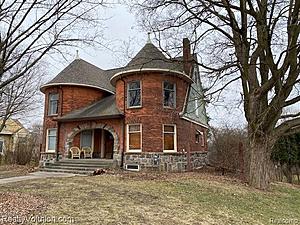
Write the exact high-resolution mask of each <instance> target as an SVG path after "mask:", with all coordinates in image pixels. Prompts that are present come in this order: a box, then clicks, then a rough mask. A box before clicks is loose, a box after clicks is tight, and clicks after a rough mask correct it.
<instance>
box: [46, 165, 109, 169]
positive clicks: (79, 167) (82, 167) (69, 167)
mask: <svg viewBox="0 0 300 225" xmlns="http://www.w3.org/2000/svg"><path fill="white" fill-rule="evenodd" d="M46 168H48V169H65V170H83V171H94V170H96V169H101V168H103V169H107V168H110V166H109V165H101V166H90V165H89V166H88V167H84V166H79V165H74V166H71V165H67V166H63V165H58V164H53V165H47V167H46Z"/></svg>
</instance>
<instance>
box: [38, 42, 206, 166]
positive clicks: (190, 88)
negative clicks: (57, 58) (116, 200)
mask: <svg viewBox="0 0 300 225" xmlns="http://www.w3.org/2000/svg"><path fill="white" fill-rule="evenodd" d="M183 44H184V46H183V57H178V58H175V59H172V60H170V59H167V58H166V57H165V56H164V55H163V53H162V52H161V51H159V50H158V49H157V48H156V47H155V46H154V45H153V44H152V43H151V42H150V41H148V43H147V44H146V45H145V46H144V47H143V48H142V49H141V50H140V51H139V52H138V54H137V55H136V56H135V57H134V58H133V59H132V60H131V61H130V62H129V63H128V64H127V65H126V66H125V67H122V68H115V69H110V70H102V69H100V68H98V67H96V66H94V65H92V64H90V63H88V62H86V61H84V60H82V59H79V58H77V59H75V60H74V61H73V62H72V63H71V64H70V65H68V66H67V67H66V68H65V69H64V70H63V71H61V72H60V73H59V74H58V75H57V76H56V77H55V78H54V79H53V80H51V81H50V82H49V83H47V84H45V85H43V86H42V87H41V91H42V92H43V93H44V94H45V114H44V135H43V144H42V153H41V160H42V161H47V160H51V159H65V158H68V156H69V149H70V148H71V147H73V146H75V147H79V148H82V147H86V146H88V147H90V148H92V149H93V158H100V159H113V161H114V164H115V165H117V166H123V167H124V168H129V167H131V168H136V169H139V168H141V169H144V168H149V169H153V168H156V169H160V170H168V171H182V170H186V169H187V167H188V166H190V168H195V167H199V166H202V165H203V164H204V163H205V160H206V153H207V130H208V124H207V116H206V111H205V103H204V100H203V91H202V87H201V81H200V74H199V69H198V66H197V64H196V63H195V62H196V60H197V57H196V56H195V55H191V52H190V43H189V40H188V39H184V43H183Z"/></svg>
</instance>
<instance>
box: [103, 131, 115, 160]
mask: <svg viewBox="0 0 300 225" xmlns="http://www.w3.org/2000/svg"><path fill="white" fill-rule="evenodd" d="M113 149H114V137H113V136H112V134H111V133H110V132H108V131H106V132H105V158H106V159H112V158H113Z"/></svg>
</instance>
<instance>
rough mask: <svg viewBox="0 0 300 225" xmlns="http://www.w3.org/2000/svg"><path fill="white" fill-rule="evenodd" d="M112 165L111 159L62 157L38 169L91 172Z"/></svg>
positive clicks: (80, 172) (79, 172)
mask: <svg viewBox="0 0 300 225" xmlns="http://www.w3.org/2000/svg"><path fill="white" fill-rule="evenodd" d="M112 166H113V160H111V159H64V160H61V161H58V162H55V163H46V165H45V166H44V167H41V168H40V171H46V172H62V173H75V174H92V173H93V172H94V171H95V170H96V169H107V168H111V167H112Z"/></svg>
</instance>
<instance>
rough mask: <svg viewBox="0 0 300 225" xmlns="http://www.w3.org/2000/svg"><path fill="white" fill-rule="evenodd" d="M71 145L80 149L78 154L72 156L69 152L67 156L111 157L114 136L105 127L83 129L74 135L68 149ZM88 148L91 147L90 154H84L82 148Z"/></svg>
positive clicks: (84, 157)
mask: <svg viewBox="0 0 300 225" xmlns="http://www.w3.org/2000/svg"><path fill="white" fill-rule="evenodd" d="M72 147H77V148H79V149H80V153H79V156H75V157H74V155H72V153H71V155H70V156H69V157H68V158H74V159H75V158H77V159H79V158H80V159H113V153H114V137H113V135H112V134H111V133H110V132H109V131H107V130H105V129H101V128H96V129H85V130H82V131H80V132H79V133H77V134H76V135H75V136H74V138H73V141H72V143H70V149H71V148H72ZM88 148H90V149H91V154H88V155H86V154H85V151H84V150H85V149H88Z"/></svg>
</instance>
